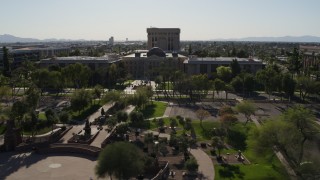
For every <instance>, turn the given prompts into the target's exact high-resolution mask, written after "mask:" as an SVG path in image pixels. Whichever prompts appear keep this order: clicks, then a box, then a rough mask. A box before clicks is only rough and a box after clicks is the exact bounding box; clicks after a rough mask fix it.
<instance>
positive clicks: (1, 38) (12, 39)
mask: <svg viewBox="0 0 320 180" xmlns="http://www.w3.org/2000/svg"><path fill="white" fill-rule="evenodd" d="M55 41H86V40H84V39H78V40H72V39H55V38H51V39H42V40H41V39H36V38H21V37H16V36H13V35H10V34H4V35H0V43H16V42H21V43H25V42H55ZM211 41H256V42H257V41H260V42H320V37H317V36H282V37H245V38H230V39H211Z"/></svg>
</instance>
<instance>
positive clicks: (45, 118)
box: [38, 112, 47, 120]
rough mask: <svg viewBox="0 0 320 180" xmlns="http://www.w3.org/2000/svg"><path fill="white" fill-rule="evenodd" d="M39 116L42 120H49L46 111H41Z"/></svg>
mask: <svg viewBox="0 0 320 180" xmlns="http://www.w3.org/2000/svg"><path fill="white" fill-rule="evenodd" d="M38 117H39V119H40V120H47V117H46V114H45V113H44V112H41V113H39V116H38Z"/></svg>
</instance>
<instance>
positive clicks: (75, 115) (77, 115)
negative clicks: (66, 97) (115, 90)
mask: <svg viewBox="0 0 320 180" xmlns="http://www.w3.org/2000/svg"><path fill="white" fill-rule="evenodd" d="M101 106H102V102H101V101H97V100H93V101H92V104H89V105H88V106H87V107H86V108H84V110H82V111H80V112H74V111H72V110H71V109H70V108H69V110H68V111H69V114H70V115H71V118H72V119H75V120H83V119H85V118H87V117H88V116H89V115H91V114H92V113H94V112H96V111H97V110H98V109H99V108H100V107H101Z"/></svg>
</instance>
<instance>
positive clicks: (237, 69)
mask: <svg viewBox="0 0 320 180" xmlns="http://www.w3.org/2000/svg"><path fill="white" fill-rule="evenodd" d="M230 68H231V73H232V77H236V76H237V75H238V74H240V73H241V67H240V65H239V62H238V60H237V59H232V62H231V63H230Z"/></svg>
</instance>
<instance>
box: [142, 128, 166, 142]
mask: <svg viewBox="0 0 320 180" xmlns="http://www.w3.org/2000/svg"><path fill="white" fill-rule="evenodd" d="M148 133H152V134H153V135H159V137H163V138H167V140H170V135H169V134H166V133H159V132H158V131H151V130H147V131H144V132H143V134H148Z"/></svg>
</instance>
